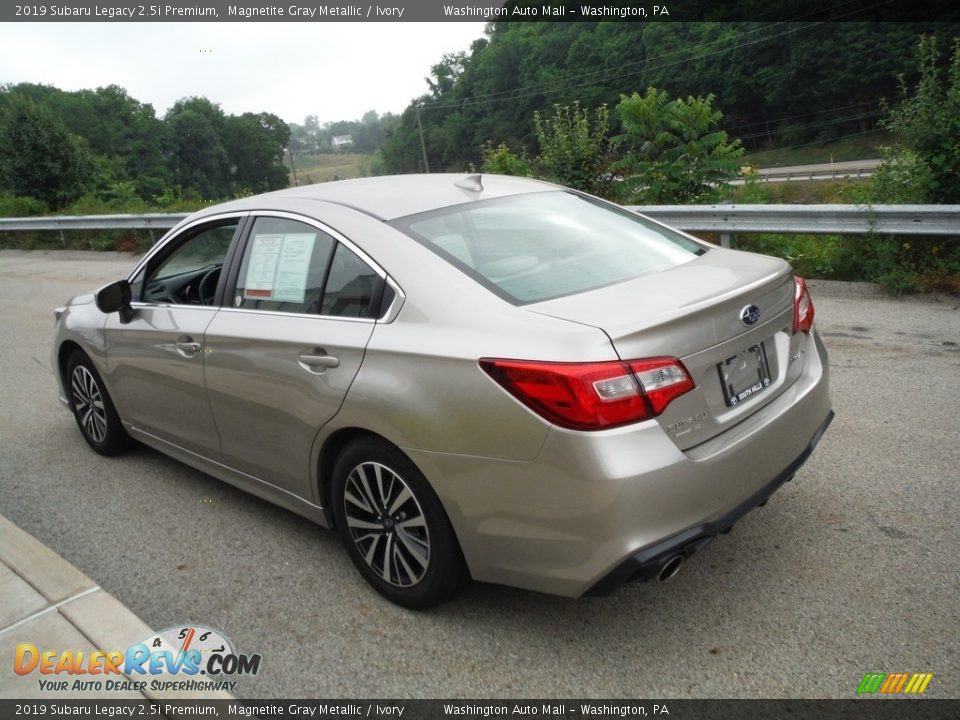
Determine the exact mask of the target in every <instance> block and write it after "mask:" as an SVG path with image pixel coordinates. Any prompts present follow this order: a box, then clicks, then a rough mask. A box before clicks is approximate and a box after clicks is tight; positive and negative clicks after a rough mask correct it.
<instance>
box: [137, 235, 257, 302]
mask: <svg viewBox="0 0 960 720" xmlns="http://www.w3.org/2000/svg"><path fill="white" fill-rule="evenodd" d="M238 225H239V220H237V219H230V220H228V221H224V222H218V223H216V224H214V225H208V226H203V227H200V228H197V229H192V230H187V231H185V232H184V234H183V235H181V236H180V237H179V238H177V239H176V240H174V241H173V243H172V244H171V247H173V250H172V251H171V252H169V253H167V254H165V255H163V256H161V257H160V258H159V259H158V261H157V262H156V263H153V262H151V264H150V265H148V266H147V269H146V272H145V273H138V275H137V278H135V280H134V283H133V286H132V290H133V297H134V299H136V300H141V301H142V302H159V303H173V304H189V305H212V304H213V303H214V297H215V295H216V290H217V283H218V282H219V281H220V272H221V269H222V268H223V263H224V260H225V259H226V257H227V251H228V250H229V249H230V243H231V242H232V241H233V236H234V234H235V233H236V231H237V227H238Z"/></svg>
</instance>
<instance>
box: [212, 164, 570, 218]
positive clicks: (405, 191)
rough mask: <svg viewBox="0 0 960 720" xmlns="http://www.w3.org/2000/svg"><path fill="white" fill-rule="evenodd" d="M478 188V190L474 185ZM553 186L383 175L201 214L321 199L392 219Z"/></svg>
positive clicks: (487, 178)
mask: <svg viewBox="0 0 960 720" xmlns="http://www.w3.org/2000/svg"><path fill="white" fill-rule="evenodd" d="M478 183H479V185H478ZM477 187H479V188H480V189H479V190H477V189H473V188H477ZM468 188H469V189H468ZM551 189H558V186H556V185H552V184H550V183H545V182H542V181H540V180H531V179H529V178H518V177H509V176H506V175H481V174H473V175H466V174H452V173H439V174H430V175H422V174H421V175H385V176H380V177H369V178H358V179H356V180H338V181H335V182H327V183H320V184H317V185H303V186H300V187H293V188H287V189H286V190H278V191H276V192H271V193H265V194H263V195H254V196H253V197H248V198H241V199H239V200H234V201H232V202H229V203H226V204H223V205H217V206H215V207H210V208H207V209H206V210H205V211H204V213H203V214H210V213H212V212H223V211H227V210H229V211H236V210H263V209H268V208H269V207H270V202H271V200H283V201H294V202H296V201H309V200H318V201H323V202H329V203H335V204H337V205H344V206H346V207H350V208H353V209H355V210H359V211H360V212H363V213H366V214H367V215H371V216H373V217H375V218H378V219H380V220H394V219H396V218H400V217H404V216H407V215H416V214H418V213H422V212H428V211H430V210H437V209H439V208H443V207H449V206H451V205H460V204H462V203H468V202H476V201H477V200H489V199H492V198H498V197H506V196H508V195H522V194H525V193H532V192H543V191H544V190H551Z"/></svg>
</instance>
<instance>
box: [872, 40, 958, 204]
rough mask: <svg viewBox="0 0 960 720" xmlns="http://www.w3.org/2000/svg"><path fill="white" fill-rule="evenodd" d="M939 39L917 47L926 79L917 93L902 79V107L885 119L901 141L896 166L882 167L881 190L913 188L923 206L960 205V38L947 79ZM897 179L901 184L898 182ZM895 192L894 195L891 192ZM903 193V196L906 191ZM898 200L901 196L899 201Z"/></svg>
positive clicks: (895, 154) (894, 154)
mask: <svg viewBox="0 0 960 720" xmlns="http://www.w3.org/2000/svg"><path fill="white" fill-rule="evenodd" d="M939 62H940V53H939V51H938V50H937V41H936V39H935V38H933V37H927V36H925V37H923V38H921V39H920V42H919V44H918V46H917V64H918V65H919V69H920V79H919V80H918V81H917V84H916V86H915V87H914V89H913V90H910V89H909V88H908V86H907V83H906V81H905V80H904V79H903V76H900V87H901V90H900V104H899V105H898V106H897V107H895V108H893V109H889V110H888V116H887V118H886V119H885V120H884V121H883V125H884V127H886V128H887V129H889V130H890V131H891V132H892V133H893V134H894V135H895V136H896V138H897V141H898V144H897V147H896V148H894V150H893V152H892V157H891V159H892V163H888V164H887V165H885V166H884V167H881V170H880V172H879V173H878V178H877V179H876V184H877V187H878V188H881V189H882V188H883V187H884V185H885V184H886V185H887V186H894V187H900V188H902V187H903V183H904V182H906V183H907V184H912V185H913V186H914V189H915V194H916V196H917V197H916V199H915V201H917V202H924V201H926V202H936V203H957V202H960V38H958V39H956V40H955V45H954V50H953V57H952V59H951V61H950V66H949V69H948V71H947V77H946V81H944V78H943V73H942V71H941V69H940V67H939ZM897 178H901V182H900V183H897V182H896V180H897ZM891 192H893V191H891ZM901 192H903V191H902V190H901ZM894 199H896V198H894Z"/></svg>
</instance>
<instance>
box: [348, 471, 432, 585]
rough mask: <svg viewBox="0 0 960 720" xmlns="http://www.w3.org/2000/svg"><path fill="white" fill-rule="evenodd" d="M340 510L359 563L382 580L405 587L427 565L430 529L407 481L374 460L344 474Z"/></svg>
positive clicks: (413, 580) (418, 579) (423, 570)
mask: <svg viewBox="0 0 960 720" xmlns="http://www.w3.org/2000/svg"><path fill="white" fill-rule="evenodd" d="M343 509H344V515H345V517H346V521H347V527H348V528H349V531H350V537H351V539H352V540H353V542H354V544H355V545H356V547H357V550H358V551H359V552H360V555H361V557H362V558H363V560H364V562H366V564H367V565H368V566H369V567H370V568H371V569H373V571H374V572H376V573H377V574H378V575H379V576H380V577H381V578H383V580H384V581H386V582H388V583H390V584H391V585H394V586H396V587H411V586H413V585H416V584H417V583H418V582H420V581H421V580H422V579H423V576H424V574H425V573H426V572H427V568H428V567H429V566H430V532H429V529H428V528H427V521H426V519H425V517H424V515H423V510H422V509H421V507H420V503H419V502H418V501H417V498H416V496H415V495H414V494H413V491H412V490H411V489H410V486H409V485H407V483H406V482H404V480H403V478H402V477H400V475H398V474H397V473H396V472H394V471H393V470H391V469H390V468H388V467H387V466H385V465H381V464H380V463H376V462H365V463H361V464H360V465H357V466H356V467H355V468H354V469H353V470H351V471H350V474H349V475H348V476H347V482H346V487H345V488H344V493H343Z"/></svg>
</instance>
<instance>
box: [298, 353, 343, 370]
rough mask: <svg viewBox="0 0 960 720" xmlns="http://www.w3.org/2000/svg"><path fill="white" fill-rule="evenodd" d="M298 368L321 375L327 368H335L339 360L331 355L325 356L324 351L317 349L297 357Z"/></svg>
mask: <svg viewBox="0 0 960 720" xmlns="http://www.w3.org/2000/svg"><path fill="white" fill-rule="evenodd" d="M298 359H299V361H300V366H301V367H302V368H303V369H304V370H309V371H310V372H315V373H322V372H323V371H324V370H326V369H327V368H335V367H337V366H338V365H340V359H339V358H336V357H334V356H333V355H327V352H326V350H322V349H319V348H318V349H317V350H315V351H314V352H305V353H300V355H299V356H298Z"/></svg>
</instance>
